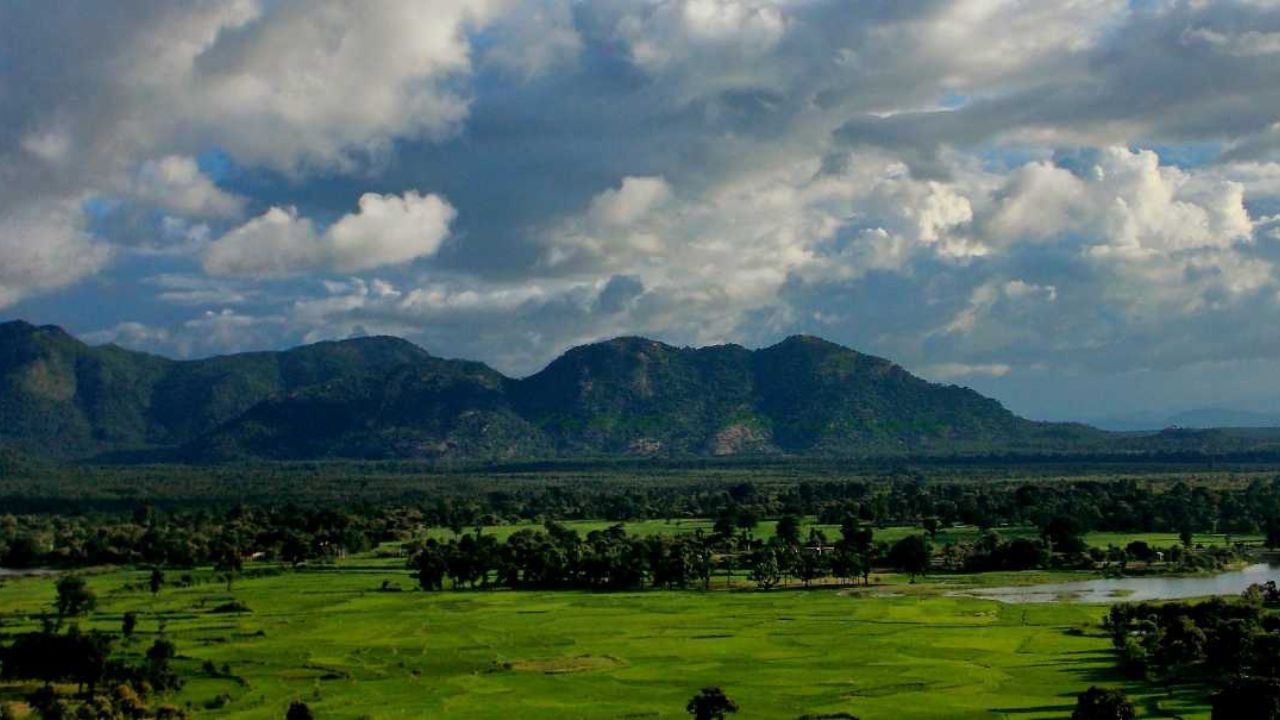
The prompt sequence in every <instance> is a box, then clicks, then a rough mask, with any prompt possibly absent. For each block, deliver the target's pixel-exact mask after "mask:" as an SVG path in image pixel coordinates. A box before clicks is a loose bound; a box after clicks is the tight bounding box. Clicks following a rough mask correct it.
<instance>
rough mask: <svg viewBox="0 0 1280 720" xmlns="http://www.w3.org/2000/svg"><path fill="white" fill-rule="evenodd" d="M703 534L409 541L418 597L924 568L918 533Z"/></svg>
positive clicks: (728, 530)
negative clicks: (878, 538) (886, 538)
mask: <svg viewBox="0 0 1280 720" xmlns="http://www.w3.org/2000/svg"><path fill="white" fill-rule="evenodd" d="M717 528H718V529H717V530H716V531H714V532H712V533H710V534H706V533H703V532H701V531H695V532H694V533H692V534H687V535H678V536H660V535H658V536H650V537H636V536H631V535H628V534H627V532H626V530H625V529H624V528H623V527H622V526H621V525H615V526H613V527H610V528H608V529H605V530H595V531H592V532H590V533H588V534H587V535H586V537H585V538H584V537H582V536H580V535H579V534H578V532H577V531H575V530H572V529H570V528H567V527H565V526H564V525H561V524H559V523H555V522H548V523H546V524H545V526H544V528H543V529H542V530H535V529H532V528H526V529H522V530H519V531H517V532H515V533H513V534H512V535H511V536H509V537H508V538H507V541H506V542H499V541H498V540H497V539H496V538H495V537H494V536H492V535H485V534H483V533H482V532H479V531H477V532H476V533H475V534H463V535H462V536H461V537H459V538H454V539H450V540H448V541H440V540H437V539H435V538H431V539H428V540H426V541H425V542H416V543H410V544H408V545H407V546H406V548H407V550H408V551H409V552H410V555H411V559H410V560H409V566H410V567H411V568H412V570H413V574H414V577H416V578H417V580H418V584H419V586H420V587H421V588H422V589H424V590H443V589H444V588H445V587H446V585H447V586H450V587H452V588H453V589H455V590H456V589H462V588H472V589H477V588H479V589H483V588H490V587H498V586H501V587H511V588H538V589H562V588H574V589H592V590H637V589H642V588H646V587H650V588H666V589H679V588H704V589H705V588H708V587H710V585H711V582H712V576H713V575H714V574H715V573H716V572H717V571H718V572H722V573H724V574H725V575H726V577H728V576H730V575H732V574H733V573H735V572H736V573H742V574H746V575H748V576H749V577H750V578H751V579H752V580H753V581H754V582H755V583H756V584H757V586H759V587H760V588H761V589H765V590H767V589H770V588H773V587H775V586H777V585H780V584H781V585H785V584H786V583H787V582H788V581H790V580H792V579H794V580H798V581H801V582H803V583H804V584H805V585H808V584H810V583H812V582H814V581H816V580H821V579H826V578H835V579H837V580H840V581H842V582H851V581H855V580H857V579H861V580H862V581H863V582H864V583H865V582H867V581H868V580H869V576H870V574H871V571H872V568H873V567H883V566H888V567H893V568H895V569H898V570H901V571H902V572H905V573H908V574H910V575H911V576H912V577H913V578H914V577H915V576H916V575H919V574H922V573H924V572H926V571H927V570H928V569H929V566H930V563H931V558H932V551H931V547H930V545H929V541H928V540H927V539H926V538H925V537H924V536H923V535H911V536H908V537H906V538H903V539H901V540H899V541H898V542H897V543H894V544H893V545H887V544H885V543H877V542H875V541H874V539H873V532H872V530H871V528H869V527H867V526H865V525H862V524H861V523H859V522H858V521H857V520H856V519H855V518H852V517H849V518H846V519H845V521H844V522H843V523H841V527H840V536H839V537H838V538H836V539H835V540H834V541H833V540H830V539H828V538H827V537H826V535H825V534H824V533H823V532H822V531H820V530H817V529H814V530H811V531H810V532H809V533H808V535H807V537H804V538H802V537H801V531H800V521H799V519H798V518H796V517H795V516H791V515H786V516H783V517H782V519H780V520H779V521H778V524H777V529H776V531H775V533H774V535H773V537H772V538H770V539H769V540H768V541H767V542H763V541H761V540H759V539H757V538H754V537H752V533H751V529H750V527H745V526H744V527H742V528H739V526H738V525H736V524H727V525H723V526H722V525H721V524H719V523H717Z"/></svg>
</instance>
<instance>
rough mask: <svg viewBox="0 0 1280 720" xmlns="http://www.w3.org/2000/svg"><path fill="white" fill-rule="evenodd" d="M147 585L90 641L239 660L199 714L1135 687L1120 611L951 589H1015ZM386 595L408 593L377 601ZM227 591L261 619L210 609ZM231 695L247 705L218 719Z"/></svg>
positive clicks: (1064, 692)
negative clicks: (166, 645) (1111, 628)
mask: <svg viewBox="0 0 1280 720" xmlns="http://www.w3.org/2000/svg"><path fill="white" fill-rule="evenodd" d="M176 574H177V573H170V576H171V578H172V577H175V576H176ZM197 575H201V573H197ZM203 575H205V576H207V575H208V573H207V572H206V573H203ZM1047 575H1048V574H1047V573H1031V574H1027V575H1026V576H1025V578H1024V579H1026V580H1030V579H1037V578H1043V577H1044V576H1047ZM1058 577H1061V576H1060V575H1059V576H1058ZM145 578H146V574H145V573H143V572H140V571H137V572H133V571H112V572H108V573H103V574H97V575H94V576H92V577H91V578H90V585H91V587H92V588H93V589H94V590H95V591H96V592H97V593H98V595H99V598H100V604H99V610H98V612H97V613H95V615H94V616H93V617H92V618H91V619H90V620H88V621H87V622H86V623H85V624H87V625H89V626H94V627H101V628H104V629H113V630H114V629H117V628H118V627H119V623H120V619H121V615H122V614H123V613H124V612H125V611H129V610H136V611H139V612H140V613H141V614H142V616H143V619H142V621H141V622H140V633H141V637H140V638H139V639H138V640H137V641H136V647H138V648H141V647H143V646H144V645H145V644H146V643H149V642H150V640H151V638H152V637H153V636H154V634H155V633H157V632H158V631H159V630H160V628H161V626H162V625H163V627H164V630H165V632H166V633H167V634H168V635H169V636H170V637H171V638H172V639H173V640H174V641H175V642H176V643H177V644H178V647H179V650H180V653H181V655H182V656H183V660H182V661H181V662H182V666H183V669H184V671H185V672H186V673H187V674H189V675H198V674H199V667H200V665H201V663H202V661H204V660H211V661H213V662H214V663H215V664H216V665H219V666H220V665H221V664H222V663H224V662H225V663H227V664H228V665H229V666H230V668H231V671H232V673H233V674H235V675H237V676H238V677H239V678H242V679H243V684H241V683H240V682H237V681H235V680H230V679H212V678H209V679H198V680H193V681H190V682H188V683H187V685H186V687H185V688H184V689H183V691H182V692H181V693H180V695H179V696H178V698H177V700H178V701H180V702H182V703H190V704H191V706H192V708H193V711H194V712H195V714H196V715H197V716H200V717H204V716H208V717H235V718H280V717H282V716H283V712H284V709H285V707H286V706H287V705H288V703H289V701H290V700H292V699H303V700H305V701H306V702H308V703H309V704H310V705H311V706H312V708H313V709H314V710H315V711H316V713H317V717H320V718H359V717H373V718H423V717H448V718H619V717H633V718H679V717H687V716H685V715H684V713H683V706H684V703H685V701H686V700H687V699H688V697H689V696H690V695H692V694H693V693H694V692H695V691H696V690H697V689H698V688H700V687H702V686H704V685H708V684H716V685H721V686H723V687H724V688H725V689H726V691H727V692H728V693H729V694H730V695H731V696H733V697H734V698H735V699H736V700H738V702H739V703H740V704H741V705H742V708H743V710H742V712H741V713H740V714H739V715H738V716H737V717H741V718H797V717H799V716H802V715H805V714H809V715H821V714H824V713H826V714H831V713H837V712H847V713H852V714H855V715H857V716H859V717H861V718H863V720H912V719H915V718H919V719H922V720H923V719H925V718H936V719H938V720H941V719H943V718H948V719H950V718H957V719H964V718H974V719H977V718H987V719H989V718H1002V717H1008V718H1019V719H1023V720H1034V719H1036V718H1055V719H1057V718H1063V717H1066V716H1067V715H1069V714H1070V707H1071V705H1072V703H1073V698H1074V694H1075V693H1077V692H1079V691H1081V690H1083V689H1084V688H1085V687H1087V686H1088V685H1090V684H1092V683H1105V684H1109V685H1118V686H1124V685H1125V684H1124V683H1123V682H1121V681H1120V680H1119V679H1118V678H1116V677H1115V676H1114V674H1113V671H1112V666H1113V660H1112V657H1111V655H1110V652H1109V642H1108V640H1107V639H1106V637H1105V636H1104V635H1103V634H1102V632H1101V631H1100V628H1099V627H1098V626H1097V623H1098V621H1099V619H1100V618H1101V615H1102V613H1103V612H1104V609H1103V608H1099V607H1093V606H1084V605H1066V604H1050V605H1026V606H1016V605H1001V604H998V603H995V602H990V601H984V600H976V599H970V598H964V597H956V596H951V595H949V594H948V593H949V591H951V590H953V589H956V588H958V587H963V586H964V585H966V584H972V583H975V582H976V583H980V584H990V583H1006V582H1009V581H1010V580H1011V579H1015V578H1011V574H1002V575H993V576H980V577H972V576H970V577H965V576H939V577H937V578H930V579H927V580H926V581H924V582H922V583H919V584H915V585H909V584H905V583H903V582H902V580H901V578H896V577H893V576H882V580H883V581H884V582H885V583H886V584H885V585H882V586H873V587H872V588H869V589H860V590H857V591H852V592H851V591H848V590H837V589H831V588H823V589H816V590H810V591H801V590H793V591H774V592H768V593H762V592H754V591H733V590H730V591H724V590H720V591H712V592H666V591H658V592H643V593H628V594H592V593H580V592H560V593H536V592H511V591H492V592H457V593H455V592H444V593H437V594H428V593H422V592H418V591H413V590H411V588H412V586H413V582H412V580H411V579H410V578H409V576H408V573H407V571H406V570H404V569H403V567H402V566H401V561H398V560H393V559H370V558H352V559H348V560H346V561H344V562H343V563H340V564H339V566H338V567H337V568H334V569H329V570H313V571H304V572H291V571H284V572H282V573H280V574H278V575H274V576H264V577H256V578H243V579H241V580H240V581H238V582H237V583H236V584H235V585H234V586H233V589H232V592H231V593H230V595H228V593H227V591H226V588H225V586H223V585H220V584H217V583H214V582H209V583H205V584H198V585H195V586H193V587H189V588H167V589H165V590H164V591H163V592H162V593H161V594H160V596H159V598H157V599H152V598H151V596H150V594H149V593H147V592H145V591H143V590H142V589H141V585H142V584H143V583H144V582H145ZM384 580H387V581H390V582H391V583H392V584H393V585H398V586H400V587H402V588H404V589H405V591H404V592H381V591H379V590H378V588H379V587H380V585H381V584H382V582H383V581H384ZM126 583H134V584H137V585H138V586H139V588H138V589H126V588H125V587H124V585H125V584H126ZM53 594H54V593H53V581H52V580H51V579H48V578H31V579H21V580H10V581H7V582H5V583H4V585H3V586H0V622H2V623H3V631H4V632H15V631H17V630H19V629H21V628H24V627H34V625H35V622H36V620H35V615H36V614H37V613H40V612H43V611H44V610H46V609H47V608H48V607H49V605H50V601H51V600H52V598H53ZM231 596H234V597H235V598H236V599H238V600H240V601H241V602H244V603H246V604H247V605H248V606H249V607H250V608H252V610H253V612H252V613H250V614H245V615H218V614H213V613H211V612H210V610H211V609H212V608H213V607H215V606H216V605H218V604H220V603H222V602H225V601H227V600H228V599H230V597H231ZM1081 629H1083V632H1081ZM1128 689H1129V691H1130V692H1131V693H1133V694H1135V695H1137V696H1140V697H1141V698H1142V701H1141V705H1142V709H1143V715H1142V716H1143V717H1174V713H1177V715H1179V716H1181V717H1185V718H1200V719H1203V718H1207V712H1206V711H1205V709H1204V708H1203V707H1202V706H1198V705H1194V704H1193V705H1190V706H1188V705H1187V704H1185V702H1183V701H1182V700H1179V699H1174V700H1173V701H1170V700H1169V699H1168V698H1167V697H1166V696H1165V695H1164V693H1163V691H1160V692H1155V693H1152V692H1150V691H1149V690H1144V689H1143V688H1141V687H1133V686H1128ZM220 693H226V694H229V695H230V696H231V698H232V699H231V702H230V703H229V704H227V705H226V706H225V707H224V708H221V709H218V710H206V709H203V705H204V703H206V702H207V701H209V700H211V699H212V698H214V697H215V696H217V695H218V694H220ZM1162 704H1163V705H1164V706H1165V709H1164V710H1161V709H1160V706H1161V705H1162Z"/></svg>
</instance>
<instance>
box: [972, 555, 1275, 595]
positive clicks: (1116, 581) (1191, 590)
mask: <svg viewBox="0 0 1280 720" xmlns="http://www.w3.org/2000/svg"><path fill="white" fill-rule="evenodd" d="M1268 580H1274V581H1276V582H1277V583H1280V565H1273V564H1269V563H1258V564H1256V565H1250V566H1249V567H1246V568H1244V569H1243V570H1233V571H1230V572H1224V573H1219V574H1217V575H1194V576H1190V577H1171V576H1147V577H1127V578H1099V579H1097V580H1077V581H1072V582H1064V583H1045V584H1041V585H1024V586H1021V587H1017V586H1013V587H996V588H983V589H979V590H973V591H969V592H965V593H963V594H965V595H970V596H973V597H979V598H984V599H987V600H998V601H1000V602H1004V603H1046V602H1080V603H1112V602H1142V601H1145V600H1178V599H1181V598H1195V597H1208V596H1211V595H1239V594H1240V593H1243V592H1244V591H1245V590H1247V589H1248V588H1249V586H1250V585H1254V584H1262V583H1265V582H1267V581H1268Z"/></svg>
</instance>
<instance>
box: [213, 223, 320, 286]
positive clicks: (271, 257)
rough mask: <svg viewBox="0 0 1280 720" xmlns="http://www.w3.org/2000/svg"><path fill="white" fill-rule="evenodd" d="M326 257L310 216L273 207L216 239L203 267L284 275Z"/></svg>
mask: <svg viewBox="0 0 1280 720" xmlns="http://www.w3.org/2000/svg"><path fill="white" fill-rule="evenodd" d="M328 260H329V254H328V252H327V251H326V248H325V247H324V245H322V244H321V243H320V241H319V239H318V238H317V236H316V232H315V226H314V225H313V224H312V222H311V221H310V220H308V219H306V218H302V217H298V211H297V209H296V208H292V207H289V208H279V207H273V208H271V209H270V210H267V211H266V212H265V213H263V214H262V215H259V216H258V217H256V218H254V219H252V220H250V221H249V222H247V223H245V224H243V225H241V226H240V227H238V228H236V229H234V230H232V231H231V232H229V233H227V234H226V235H223V236H222V237H220V238H218V239H217V240H215V241H214V242H213V244H212V245H210V246H209V249H208V250H207V251H205V255H204V269H205V272H207V273H210V274H212V275H243V276H249V277H261V278H272V277H287V276H289V275H293V274H296V273H299V272H302V271H304V270H312V269H316V268H321V267H324V266H325V264H326V263H327V262H328Z"/></svg>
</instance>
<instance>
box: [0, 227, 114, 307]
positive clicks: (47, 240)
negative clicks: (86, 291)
mask: <svg viewBox="0 0 1280 720" xmlns="http://www.w3.org/2000/svg"><path fill="white" fill-rule="evenodd" d="M110 257H111V251H110V248H109V247H107V246H106V245H104V244H102V243H100V242H97V241H96V240H95V239H94V238H93V237H92V236H91V235H90V234H89V233H87V232H86V231H85V229H84V217H83V215H82V214H81V212H80V210H79V208H76V207H74V206H69V205H67V204H62V205H58V204H53V203H44V204H40V205H33V206H30V207H26V208H22V209H19V210H16V211H14V212H12V213H10V214H7V215H3V216H0V307H5V306H7V305H12V304H13V303H15V302H17V301H19V300H22V299H24V298H26V297H27V296H29V295H32V294H35V293H40V292H47V291H49V290H55V289H58V288H62V287H66V286H67V285H70V284H72V283H74V282H76V281H78V280H80V279H82V278H84V277H87V276H89V275H92V274H93V273H96V272H98V271H99V270H101V269H102V268H103V267H104V266H105V265H106V264H107V261H108V260H109V259H110Z"/></svg>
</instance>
